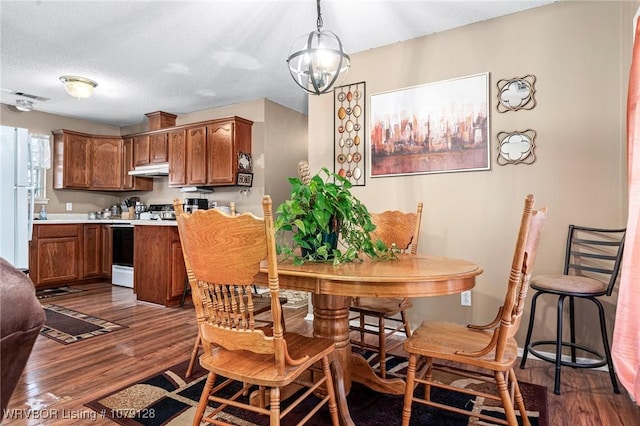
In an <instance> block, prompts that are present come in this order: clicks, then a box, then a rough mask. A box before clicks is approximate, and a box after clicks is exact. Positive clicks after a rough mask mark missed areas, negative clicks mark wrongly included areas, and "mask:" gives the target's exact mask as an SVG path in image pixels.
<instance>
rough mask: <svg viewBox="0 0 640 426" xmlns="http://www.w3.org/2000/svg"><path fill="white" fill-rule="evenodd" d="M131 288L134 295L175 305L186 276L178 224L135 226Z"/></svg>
mask: <svg viewBox="0 0 640 426" xmlns="http://www.w3.org/2000/svg"><path fill="white" fill-rule="evenodd" d="M133 240H134V253H133V282H134V284H133V288H134V291H135V293H136V298H137V299H138V300H142V301H145V302H151V303H157V304H160V305H165V306H177V305H178V304H179V303H180V299H181V297H182V292H183V289H184V285H185V280H186V278H187V272H186V269H185V266H184V258H183V256H182V246H181V245H180V236H179V234H178V228H177V227H175V226H162V225H161V226H135V227H134V235H133Z"/></svg>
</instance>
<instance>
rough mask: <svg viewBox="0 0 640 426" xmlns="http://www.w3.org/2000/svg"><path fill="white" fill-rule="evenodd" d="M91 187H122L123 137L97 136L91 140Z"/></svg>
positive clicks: (110, 188)
mask: <svg viewBox="0 0 640 426" xmlns="http://www.w3.org/2000/svg"><path fill="white" fill-rule="evenodd" d="M89 144H90V146H89V151H90V152H91V162H90V163H89V164H90V169H91V171H92V173H91V185H90V186H91V188H93V189H105V190H120V189H122V178H123V167H122V162H123V151H122V139H121V138H106V137H97V138H94V139H91V140H89Z"/></svg>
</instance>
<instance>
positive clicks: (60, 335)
mask: <svg viewBox="0 0 640 426" xmlns="http://www.w3.org/2000/svg"><path fill="white" fill-rule="evenodd" d="M42 307H43V308H44V313H45V315H46V316H47V320H46V322H45V324H44V326H43V327H42V330H40V334H41V335H43V336H45V337H48V338H49V339H53V340H55V341H56V342H59V343H63V344H65V345H68V344H70V343H76V342H81V341H83V340H87V339H90V338H92V337H96V336H101V335H103V334H106V333H111V332H113V331H117V330H122V329H124V328H127V327H126V326H124V325H120V324H116V323H114V322H111V321H107V320H104V319H101V318H96V317H92V316H91V315H87V314H83V313H82V312H78V311H74V310H72V309H67V308H64V307H62V306H58V305H52V304H43V305H42Z"/></svg>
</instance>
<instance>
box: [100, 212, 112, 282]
mask: <svg viewBox="0 0 640 426" xmlns="http://www.w3.org/2000/svg"><path fill="white" fill-rule="evenodd" d="M112 247H113V236H112V234H111V226H109V225H102V262H101V264H102V274H101V275H103V276H105V277H110V276H111V255H112V254H111V251H112Z"/></svg>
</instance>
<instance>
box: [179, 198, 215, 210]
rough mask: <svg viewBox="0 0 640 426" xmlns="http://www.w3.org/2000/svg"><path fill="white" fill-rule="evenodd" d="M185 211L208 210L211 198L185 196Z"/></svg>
mask: <svg viewBox="0 0 640 426" xmlns="http://www.w3.org/2000/svg"><path fill="white" fill-rule="evenodd" d="M183 208H184V212H185V213H193V212H194V211H196V210H207V209H208V208H209V200H207V199H206V198H185V199H184V207H183Z"/></svg>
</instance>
